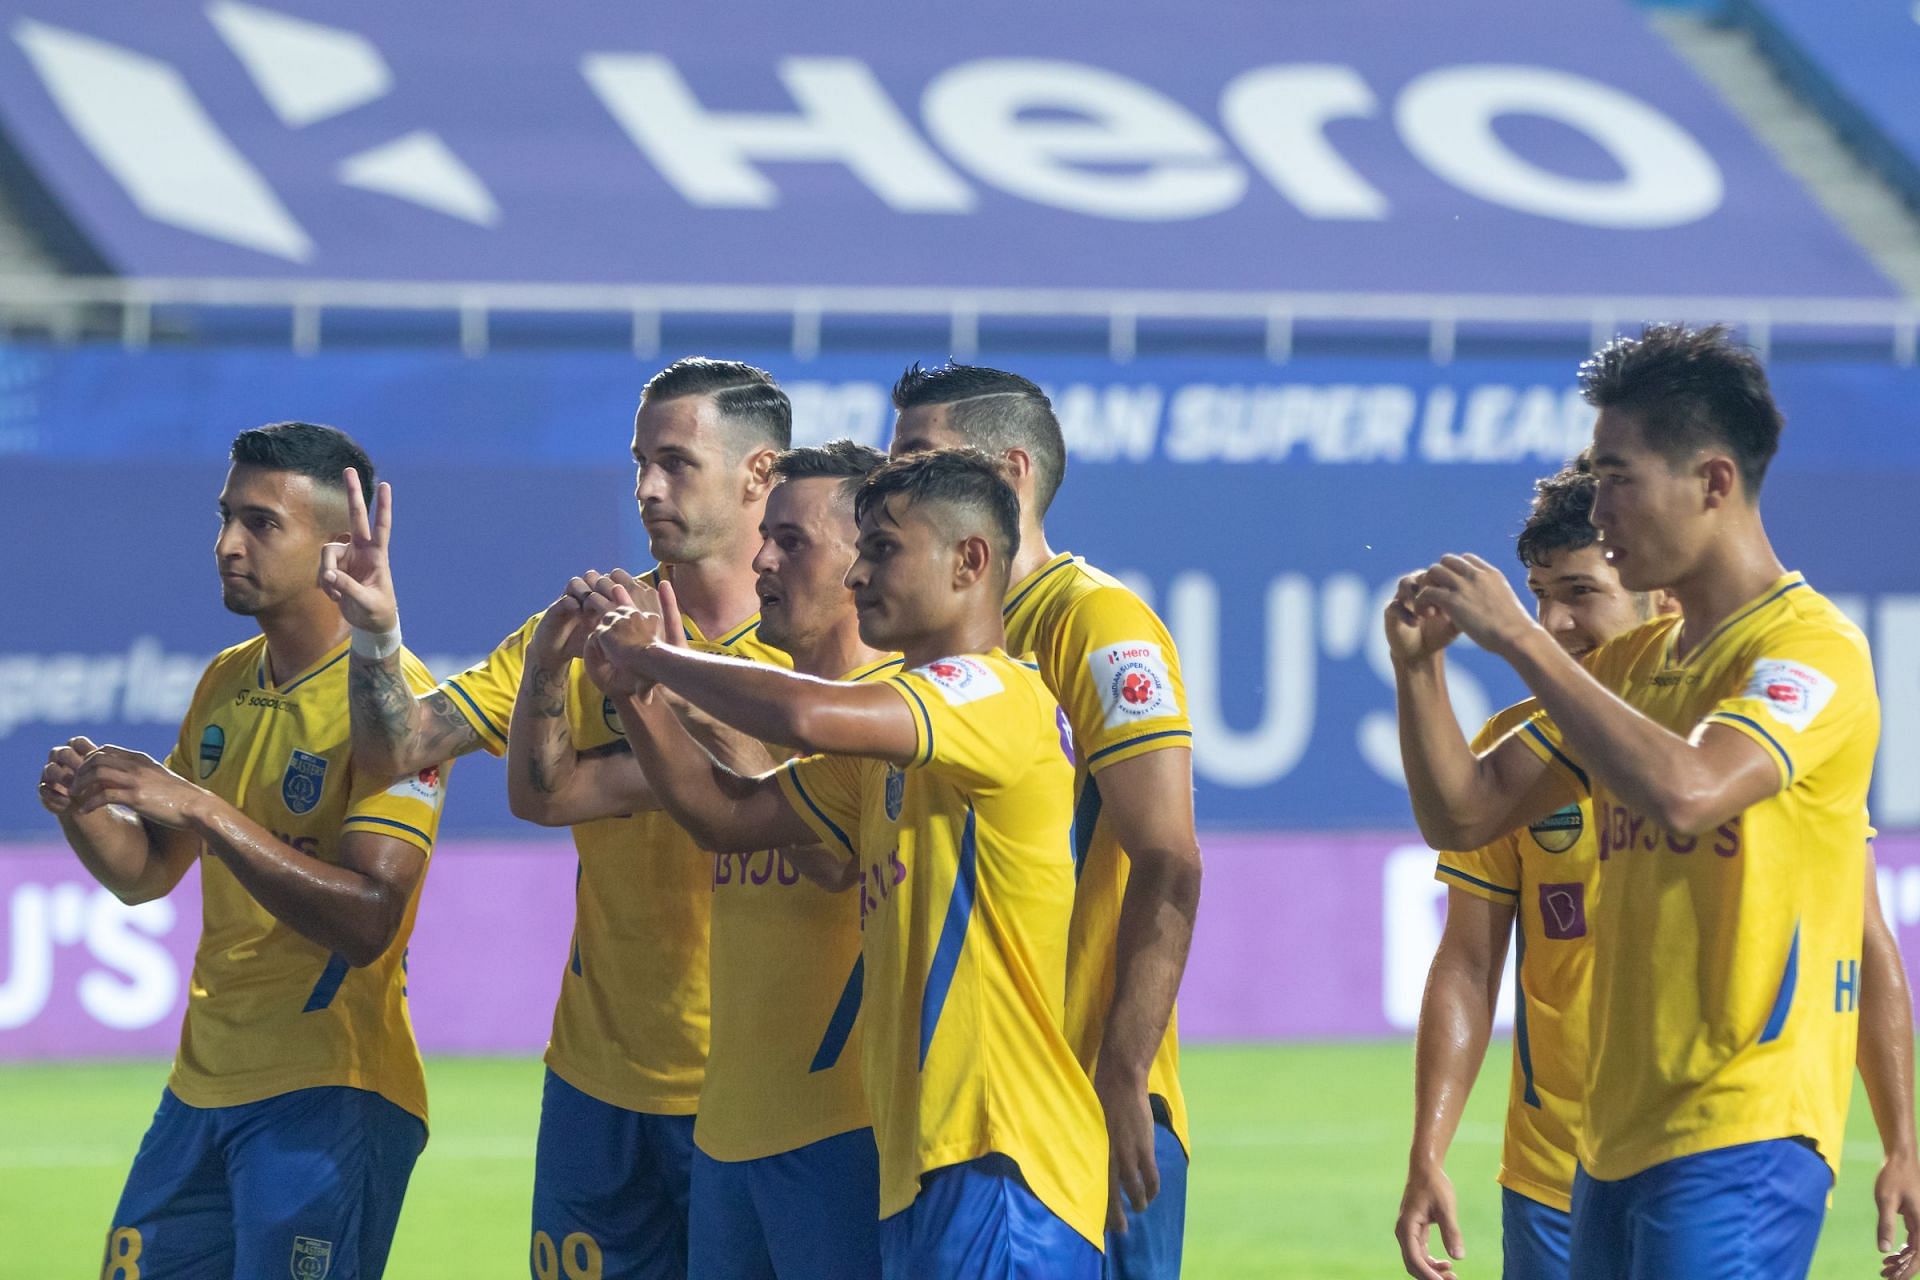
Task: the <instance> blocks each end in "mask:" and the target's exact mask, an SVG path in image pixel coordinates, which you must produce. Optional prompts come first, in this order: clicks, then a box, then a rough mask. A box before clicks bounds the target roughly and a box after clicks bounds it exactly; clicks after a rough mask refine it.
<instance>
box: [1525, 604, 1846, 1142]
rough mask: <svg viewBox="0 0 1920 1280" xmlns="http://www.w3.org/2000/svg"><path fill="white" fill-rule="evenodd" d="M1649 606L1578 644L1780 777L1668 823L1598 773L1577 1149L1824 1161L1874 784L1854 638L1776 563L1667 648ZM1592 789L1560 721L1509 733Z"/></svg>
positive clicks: (1627, 691) (1644, 709) (1637, 697)
mask: <svg viewBox="0 0 1920 1280" xmlns="http://www.w3.org/2000/svg"><path fill="white" fill-rule="evenodd" d="M1680 627H1681V620H1680V619H1679V618H1677V617H1665V618H1658V619H1655V620H1654V621H1652V622H1649V623H1647V624H1646V625H1645V626H1643V627H1639V628H1637V629H1635V630H1633V631H1630V632H1628V633H1627V634H1626V635H1624V636H1621V637H1619V638H1617V639H1615V640H1613V641H1612V642H1610V643H1608V644H1607V645H1605V646H1603V647H1602V648H1601V649H1600V650H1599V651H1598V652H1597V653H1595V654H1594V656H1593V657H1592V658H1591V659H1589V660H1588V669H1589V670H1591V671H1592V672H1593V675H1594V677H1595V679H1597V680H1599V682H1600V683H1601V684H1603V685H1605V686H1606V687H1607V688H1609V689H1611V690H1613V691H1614V692H1615V693H1617V694H1619V695H1620V696H1621V698H1623V699H1624V700H1625V701H1626V702H1627V703H1628V704H1629V705H1631V706H1633V707H1634V708H1636V709H1637V710H1639V711H1640V712H1641V713H1642V714H1644V715H1646V716H1648V717H1649V718H1651V719H1652V720H1654V721H1655V722H1657V723H1659V724H1661V725H1664V726H1665V727H1667V728H1668V729H1671V730H1673V731H1674V732H1676V733H1680V734H1685V735H1691V734H1693V733H1695V732H1698V731H1701V730H1703V729H1704V727H1705V726H1707V725H1724V726H1726V727H1727V728H1730V729H1732V730H1734V731H1735V732H1737V733H1741V734H1744V735H1746V736H1747V737H1749V738H1751V739H1752V740H1753V741H1754V742H1755V743H1756V744H1758V745H1759V746H1760V748H1761V749H1762V750H1764V751H1765V752H1766V753H1767V755H1768V756H1769V757H1770V758H1771V759H1772V760H1773V763H1774V765H1775V767H1776V768H1778V770H1779V771H1780V787H1781V789H1780V790H1779V791H1778V792H1777V793H1775V794H1774V795H1773V796H1771V797H1769V798H1768V799H1766V800H1763V801H1761V802H1760V803H1759V804H1757V805H1754V806H1753V807H1752V808H1750V809H1748V810H1747V811H1746V812H1744V813H1742V814H1740V815H1739V816H1737V817H1735V818H1734V819H1732V820H1731V821H1729V822H1727V823H1725V824H1723V825H1722V826H1720V827H1719V828H1718V829H1716V830H1714V831H1710V832H1707V833H1706V834H1704V835H1699V836H1688V835H1681V834H1678V833H1676V832H1672V831H1666V830H1663V829H1661V828H1660V827H1659V826H1658V825H1656V824H1655V823H1654V822H1653V821H1651V820H1650V819H1649V818H1647V817H1646V815H1644V814H1640V813H1637V812H1635V811H1634V810H1633V808H1632V807H1631V806H1630V805H1627V804H1626V803H1624V802H1623V801H1621V800H1620V799H1619V798H1618V797H1617V796H1615V795H1613V794H1612V793H1610V792H1609V790H1608V788H1607V786H1606V784H1605V782H1604V780H1601V779H1598V778H1596V779H1594V780H1593V789H1594V796H1593V813H1594V817H1595V825H1596V827H1597V829H1598V842H1599V861H1600V876H1601V882H1602V886H1603V887H1602V894H1603V896H1604V898H1605V902H1604V904H1603V906H1602V909H1601V910H1600V911H1599V912H1598V913H1597V914H1596V916H1595V924H1596V927H1595V929H1594V957H1593V994H1592V1014H1591V1027H1592V1032H1591V1036H1592V1039H1591V1052H1590V1054H1589V1058H1588V1065H1587V1100H1588V1105H1587V1115H1586V1123H1585V1125H1584V1127H1583V1129H1582V1131H1581V1135H1580V1163H1581V1165H1582V1166H1583V1167H1585V1169H1586V1170H1587V1172H1588V1173H1589V1174H1591V1175H1592V1176H1593V1177H1596V1178H1601V1179H1606V1180H1613V1179H1619V1178H1625V1177H1630V1176H1631V1175H1633V1174H1635V1173H1638V1172H1640V1171H1641V1170H1643V1169H1646V1168H1649V1167H1651V1166H1653V1165H1655V1164H1659V1163H1661V1162H1663V1161H1667V1160H1672V1159H1676V1158H1678V1157H1680V1156H1685V1155H1691V1154H1693V1153H1695V1152H1699V1151H1707V1150H1712V1149H1715V1148H1719V1147H1730V1146H1735V1145H1738V1144H1741V1143H1747V1142H1759V1141H1763V1140H1767V1139H1772V1138H1792V1137H1806V1138H1809V1139H1811V1140H1812V1141H1813V1142H1814V1143H1815V1144H1816V1145H1817V1147H1818V1149H1819V1151H1820V1154H1821V1155H1822V1156H1823V1157H1824V1158H1825V1159H1826V1161H1827V1163H1828V1165H1830V1166H1831V1167H1832V1168H1833V1170H1834V1171H1835V1173H1836V1174H1837V1173H1838V1172H1839V1167H1840V1152H1841V1145H1842V1140H1843V1137H1844V1133H1845V1129H1846V1120H1847V1102H1848V1100H1849V1098H1850V1096H1851V1092H1852V1076H1853V1068H1854V1045H1855V1040H1856V1035H1857V1032H1858V1017H1857V1006H1858V1001H1859V992H1860V940H1861V927H1862V904H1863V902H1864V897H1865V895H1864V890H1863V886H1864V885H1865V883H1866V849H1867V834H1868V832H1867V807H1866V802H1867V786H1868V782H1869V780H1870V778H1871V776H1872V773H1873V756H1874V745H1875V742H1876V741H1877V739H1878V738H1879V735H1880V702H1879V697H1878V695H1877V694H1876V693H1875V691H1874V681H1873V664H1872V661H1871V658H1870V656H1869V654H1868V650H1867V641H1866V637H1865V636H1863V635H1862V634H1861V633H1860V630H1859V628H1857V627H1855V626H1854V625H1853V623H1851V622H1850V621H1848V620H1847V618H1846V615H1844V614H1842V613H1841V612H1840V610H1839V609H1837V608H1835V607H1834V606H1833V604H1832V603H1831V602H1830V601H1828V600H1827V599H1826V598H1825V597H1823V596H1821V595H1820V594H1819V593H1818V592H1816V591H1815V590H1814V589H1813V588H1812V587H1810V586H1808V585H1807V583H1806V580H1805V579H1804V578H1802V577H1801V576H1800V575H1799V574H1797V573H1795V574H1788V575H1786V576H1785V577H1783V578H1781V579H1780V580H1778V581H1777V582H1775V583H1774V584H1773V585H1772V586H1770V587H1768V589H1767V590H1766V591H1765V592H1764V593H1762V594H1761V595H1760V596H1758V597H1757V598H1755V599H1754V600H1752V601H1750V602H1748V603H1747V604H1746V605H1745V606H1743V607H1742V608H1740V609H1737V610H1735V611H1734V612H1733V613H1732V614H1731V615H1729V616H1728V618H1727V620H1726V621H1725V622H1723V623H1721V624H1720V625H1719V626H1718V627H1716V628H1714V630H1713V631H1712V632H1711V633H1709V634H1708V635H1707V636H1706V637H1705V638H1704V639H1703V640H1702V641H1701V642H1700V643H1699V644H1698V645H1697V646H1696V647H1695V648H1694V650H1693V652H1691V653H1690V654H1688V655H1687V656H1686V657H1685V658H1680V657H1677V656H1676V655H1675V652H1674V646H1675V643H1676V641H1677V639H1678V637H1679V633H1680ZM1517 732H1518V733H1519V735H1520V738H1521V741H1523V742H1525V743H1526V744H1527V745H1528V746H1529V747H1530V748H1531V749H1532V750H1533V751H1534V753H1535V754H1536V755H1538V756H1540V757H1541V758H1542V759H1543V760H1547V761H1550V762H1551V763H1552V765H1553V767H1555V768H1557V769H1559V770H1560V771H1561V772H1562V774H1563V776H1565V777H1566V778H1567V779H1568V780H1569V783H1570V785H1584V778H1585V775H1584V774H1583V773H1581V772H1580V771H1579V770H1580V766H1579V762H1578V761H1575V760H1571V759H1569V758H1568V757H1567V755H1566V753H1565V749H1564V745H1563V743H1562V741H1561V739H1560V737H1559V734H1558V733H1557V731H1556V730H1555V728H1554V726H1553V724H1552V723H1551V721H1549V720H1547V719H1546V718H1545V717H1540V718H1536V719H1535V720H1532V721H1529V722H1528V724H1527V725H1526V726H1524V727H1523V728H1521V729H1520V730H1518V731H1517Z"/></svg>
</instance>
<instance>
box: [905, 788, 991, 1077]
mask: <svg viewBox="0 0 1920 1280" xmlns="http://www.w3.org/2000/svg"><path fill="white" fill-rule="evenodd" d="M979 874H980V854H979V849H978V847H977V844H976V841H975V838H974V813H973V806H972V805H968V806H967V823H966V826H965V827H964V828H962V830H961V832H960V865H959V867H958V868H956V869H955V871H954V876H953V893H952V894H951V895H950V896H949V897H948V898H947V917H946V919H945V920H943V921H942V922H941V924H940V942H939V945H937V946H936V947H935V948H934V950H933V966H932V967H931V968H930V969H929V970H928V971H927V988H926V990H925V991H924V992H922V993H921V996H920V1066H921V1068H922V1069H923V1070H924V1069H925V1068H926V1065H927V1050H928V1049H929V1048H931V1047H932V1046H933V1029H934V1028H935V1027H937V1026H939V1025H940V1011H941V1009H943V1008H944V1007H945V1006H946V1003H947V992H948V991H949V990H950V989H952V987H953V975H954V972H955V971H956V970H957V969H959V967H960V950H961V948H962V947H964V946H966V944H967V925H968V924H969V923H971V922H972V920H973V895H974V890H975V888H976V886H977V881H978V878H979Z"/></svg>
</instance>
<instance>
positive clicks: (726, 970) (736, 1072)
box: [693, 657, 900, 1160]
mask: <svg viewBox="0 0 1920 1280" xmlns="http://www.w3.org/2000/svg"><path fill="white" fill-rule="evenodd" d="M899 670H900V659H899V658H897V657H895V658H888V659H886V660H884V661H881V662H876V663H873V664H872V665H871V666H867V667H862V668H860V669H859V670H857V671H854V672H852V673H850V674H848V675H846V676H844V677H842V678H843V679H845V680H878V679H885V678H886V677H887V676H890V675H893V674H894V673H896V672H898V671H899ZM841 851H842V852H844V850H841ZM712 863H713V1048H712V1050H711V1052H710V1053H709V1054H708V1056H707V1082H706V1085H705V1087H704V1088H702V1089H701V1091H700V1114H699V1118H698V1119H697V1120H695V1121H694V1127H693V1140H694V1143H695V1144H696V1145H697V1146H699V1148H700V1150H702V1151H704V1152H706V1153H707V1154H708V1155H709V1156H712V1157H713V1158H714V1159H715V1160H757V1159H760V1158H761V1157H763V1156H772V1155H779V1154H780V1153H781V1152H783V1151H794V1150H797V1149H798V1148H800V1147H804V1146H806V1145H807V1144H809V1143H813V1142H820V1141H822V1140H824V1139H827V1138H831V1137H833V1136H835V1135H836V1134H841V1133H848V1132H851V1131H852V1130H855V1129H864V1128H866V1127H867V1126H869V1125H870V1124H872V1123H873V1121H872V1120H871V1119H870V1118H869V1116H868V1113H867V1095H866V1091H865V1089H864V1087H863V1086H862V1084H861V1080H860V1053H861V1048H860V1004H861V996H862V994H863V991H864V988H865V985H866V963H865V961H864V960H863V959H862V958H861V955H860V916H859V904H858V902H857V900H856V899H855V897H854V895H853V894H852V893H829V892H827V891H826V890H825V889H822V888H821V887H820V886H819V885H817V884H815V883H814V882H813V881H811V880H809V879H807V878H806V877H805V876H803V875H801V874H800V873H799V872H798V871H797V870H795V869H794V867H793V865H792V864H791V863H790V862H788V861H787V859H786V856H785V855H784V854H781V853H779V852H777V851H775V850H771V849H769V850H762V851H761V852H759V853H737V854H735V853H722V854H715V855H713V859H712Z"/></svg>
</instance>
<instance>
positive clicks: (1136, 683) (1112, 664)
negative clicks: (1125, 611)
mask: <svg viewBox="0 0 1920 1280" xmlns="http://www.w3.org/2000/svg"><path fill="white" fill-rule="evenodd" d="M1087 668H1088V670H1089V671H1090V672H1091V673H1092V676H1093V687H1094V688H1095V689H1096V690H1098V691H1099V694H1100V709H1101V710H1102V711H1104V712H1105V713H1106V717H1107V728H1109V729H1112V728H1117V727H1118V726H1120V725H1126V724H1133V723H1134V722H1136V721H1139V720H1151V719H1153V718H1155V717H1156V716H1177V715H1179V714H1180V703H1179V701H1178V700H1177V699H1176V698H1175V697H1174V694H1173V678H1172V677H1171V676H1170V675H1169V674H1168V672H1167V662H1166V659H1165V658H1163V657H1162V656H1161V654H1160V646H1159V645H1157V644H1154V643H1153V642H1152V641H1149V640H1125V641H1122V642H1121V643H1119V644H1114V645H1108V646H1107V647H1106V648H1104V649H1100V650H1097V651H1095V652H1094V653H1091V654H1089V655H1087Z"/></svg>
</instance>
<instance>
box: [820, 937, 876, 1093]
mask: <svg viewBox="0 0 1920 1280" xmlns="http://www.w3.org/2000/svg"><path fill="white" fill-rule="evenodd" d="M866 983H867V958H866V957H865V956H855V957H854V958H853V972H851V973H849V974H848V975H847V985H846V986H844V987H842V988H841V989H840V1001H839V1003H838V1004H836V1005H834V1006H833V1016H832V1017H831V1018H829V1019H827V1033H826V1034H825V1035H824V1036H822V1037H820V1047H819V1048H818V1049H816V1050H814V1054H813V1065H812V1066H810V1067H808V1068H807V1073H808V1074H809V1075H811V1074H812V1073H813V1072H816V1071H829V1070H831V1069H832V1068H833V1065H834V1064H835V1063H837V1062H839V1061H840V1054H841V1053H842V1052H843V1051H844V1050H845V1049H846V1047H847V1039H848V1037H850V1036H851V1035H853V1020H854V1019H855V1018H857V1017H859V1016H860V997H861V994H862V993H863V992H864V990H865V989H866Z"/></svg>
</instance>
